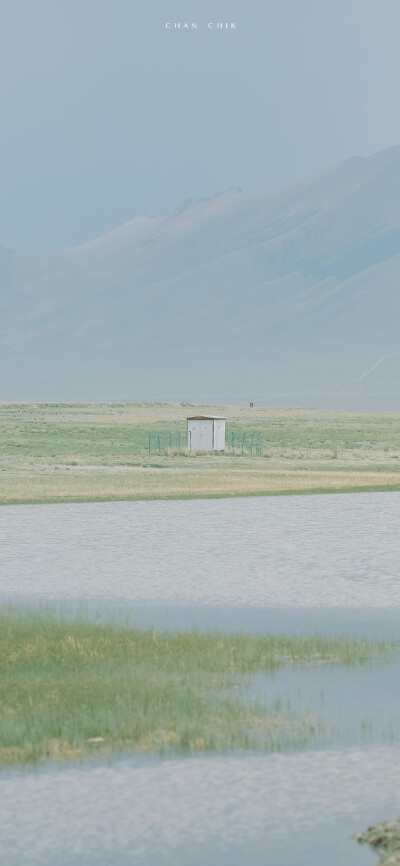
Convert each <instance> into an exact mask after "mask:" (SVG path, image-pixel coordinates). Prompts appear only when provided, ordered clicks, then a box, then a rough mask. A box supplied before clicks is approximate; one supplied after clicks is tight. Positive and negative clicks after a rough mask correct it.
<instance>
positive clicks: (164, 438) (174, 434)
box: [148, 430, 186, 454]
mask: <svg viewBox="0 0 400 866" xmlns="http://www.w3.org/2000/svg"><path fill="white" fill-rule="evenodd" d="M183 447H186V436H184V435H183V434H182V433H181V432H180V431H179V430H178V431H176V430H174V431H170V430H167V432H164V433H162V432H160V433H149V434H148V448H149V454H161V452H163V451H168V449H170V450H171V449H177V450H178V451H181V449H182V448H183Z"/></svg>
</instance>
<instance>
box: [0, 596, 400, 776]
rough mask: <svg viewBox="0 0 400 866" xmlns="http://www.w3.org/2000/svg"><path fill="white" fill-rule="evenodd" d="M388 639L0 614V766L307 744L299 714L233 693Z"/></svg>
mask: <svg viewBox="0 0 400 866" xmlns="http://www.w3.org/2000/svg"><path fill="white" fill-rule="evenodd" d="M397 649H398V647H397V646H395V645H394V644H389V643H379V644H372V643H369V642H367V641H352V640H345V639H329V638H323V637H318V636H315V637H302V638H301V637H285V636H276V635H265V636H261V637H260V636H247V635H243V634H236V635H232V634H229V635H225V634H217V633H214V634H199V633H170V632H160V633H159V632H155V631H154V630H139V629H135V628H132V627H130V626H129V625H125V626H124V625H121V624H118V623H115V622H114V623H108V624H107V623H106V624H104V623H103V624H95V623H93V622H90V621H89V620H87V619H85V618H84V617H83V616H78V617H77V618H76V619H74V620H71V619H68V618H66V617H64V618H63V617H62V616H61V617H60V616H57V615H56V614H54V613H51V612H50V611H45V612H41V611H39V612H34V611H32V610H29V611H27V610H21V609H17V608H5V609H4V608H3V609H0V765H11V764H19V763H35V762H38V761H42V760H46V759H59V760H65V759H76V758H83V757H88V756H90V755H93V754H94V755H98V754H111V753H113V752H122V751H127V750H136V751H139V752H158V753H160V754H164V753H167V752H180V753H182V752H184V753H185V752H186V753H193V752H224V751H229V750H238V749H265V750H280V749H283V748H299V747H302V746H305V745H307V743H309V742H311V741H312V740H313V739H314V738H315V737H316V736H317V734H318V733H320V729H319V728H318V729H317V726H316V724H315V722H314V721H313V719H312V718H310V716H301V717H298V716H297V717H296V716H295V715H294V714H293V713H291V712H290V711H289V710H286V711H285V710H279V711H277V709H276V708H275V709H271V711H269V710H268V708H267V707H266V706H265V704H264V703H263V702H260V701H253V702H250V703H249V702H248V701H246V700H245V698H244V696H243V694H242V692H241V688H240V686H241V683H243V680H244V678H245V676H246V675H250V674H252V673H254V672H256V671H273V670H276V669H277V668H279V667H281V666H283V665H293V664H295V665H308V664H338V665H358V664H363V663H366V662H368V661H370V660H371V659H372V658H376V657H388V656H389V655H390V654H391V653H393V652H394V651H395V650H397Z"/></svg>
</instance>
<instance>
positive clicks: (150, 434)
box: [149, 433, 151, 454]
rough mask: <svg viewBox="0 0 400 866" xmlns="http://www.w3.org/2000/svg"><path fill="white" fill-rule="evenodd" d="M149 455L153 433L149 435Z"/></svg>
mask: <svg viewBox="0 0 400 866" xmlns="http://www.w3.org/2000/svg"><path fill="white" fill-rule="evenodd" d="M149 454H151V433H149Z"/></svg>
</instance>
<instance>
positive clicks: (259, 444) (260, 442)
mask: <svg viewBox="0 0 400 866" xmlns="http://www.w3.org/2000/svg"><path fill="white" fill-rule="evenodd" d="M261 445H262V433H259V434H258V453H259V455H260V457H261Z"/></svg>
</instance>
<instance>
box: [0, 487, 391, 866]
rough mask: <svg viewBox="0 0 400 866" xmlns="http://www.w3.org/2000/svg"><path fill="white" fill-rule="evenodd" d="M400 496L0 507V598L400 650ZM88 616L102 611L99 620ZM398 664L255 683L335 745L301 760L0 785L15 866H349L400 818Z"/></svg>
mask: <svg viewBox="0 0 400 866" xmlns="http://www.w3.org/2000/svg"><path fill="white" fill-rule="evenodd" d="M399 525H400V494H398V493H375V494H352V495H331V496H302V497H300V496H299V497H271V498H261V497H260V498H253V499H226V500H223V499H220V500H197V501H195V500H192V501H172V502H132V503H107V504H79V505H73V504H69V505H46V506H15V507H3V508H1V509H0V533H1V561H0V569H1V570H0V599H1V600H5V599H12V600H14V601H16V602H18V601H23V602H29V603H35V604H37V603H40V602H42V601H51V602H52V603H54V604H56V605H62V606H64V607H66V608H67V609H68V608H70V609H71V610H74V609H75V607H76V606H77V605H78V604H81V603H83V604H84V605H86V606H87V609H88V610H89V612H90V613H91V614H92V615H93V616H100V617H107V616H108V615H109V613H110V611H123V612H127V611H128V612H129V613H130V615H131V616H132V617H133V619H134V620H135V621H136V622H138V623H139V624H141V625H152V624H154V625H156V626H161V627H169V628H177V627H179V628H190V627H193V626H194V627H196V628H201V629H210V628H223V629H235V630H257V631H264V630H271V629H273V630H276V631H286V632H299V633H305V632H315V631H318V632H322V633H331V634H339V633H342V634H351V635H355V636H360V635H365V636H370V637H392V636H393V637H397V638H400V580H399V561H400V542H399V532H398V527H399ZM96 611H97V612H96ZM399 674H400V665H399V663H398V662H397V661H396V660H394V661H390V662H389V663H381V662H379V663H377V662H374V663H372V664H371V665H368V666H366V667H365V668H352V669H338V668H334V667H328V668H323V667H310V668H303V669H301V670H296V669H295V668H290V669H286V670H282V671H278V672H277V673H276V674H274V675H273V676H268V677H266V676H265V675H259V676H256V677H253V678H252V680H251V682H249V683H248V684H247V685H246V686H245V688H247V689H248V690H249V694H250V693H251V694H252V695H254V694H256V695H257V696H259V697H260V699H262V700H265V702H266V703H267V705H269V706H274V705H276V704H279V702H281V703H283V704H284V705H286V706H290V707H292V709H293V711H295V712H301V713H303V712H310V713H312V715H313V716H314V717H316V718H320V719H321V720H322V721H323V722H324V723H325V725H326V727H327V730H328V731H329V732H330V733H329V736H324V737H321V738H320V739H319V740H318V738H317V740H316V742H315V743H313V744H312V745H311V746H310V748H309V749H307V750H306V751H303V752H291V753H286V754H271V755H254V754H252V755H232V756H227V757H212V758H211V757H210V758H208V757H195V758H189V759H180V758H179V759H178V758H171V759H163V760H159V759H153V758H149V759H144V758H137V757H135V756H128V757H124V758H120V759H117V760H115V761H111V762H108V763H107V762H105V763H98V764H97V763H94V764H91V765H89V764H87V763H86V764H82V765H79V766H67V767H62V768H61V767H44V768H42V769H40V770H37V771H34V772H29V773H27V772H22V771H12V772H3V773H2V774H1V775H0V785H1V789H2V796H1V798H0V826H1V834H0V859H1V861H2V862H6V863H7V864H8V866H20V864H22V863H25V862H26V863H28V862H29V864H30V866H53V864H54V863H57V866H72V864H74V866H75V864H79V866H80V864H82V866H86V864H87V866H92V864H93V866H94V864H97V866H109V864H111V863H112V864H113V866H127V864H133V863H135V864H139V866H145V864H146V866H153V864H154V866H155V864H158V863H160V862H162V863H166V864H168V866H169V864H170V866H172V864H173V866H203V864H206V863H207V866H209V864H210V863H215V864H222V866H225V864H231V866H239V864H245V863H247V862H252V863H254V864H256V866H258V864H265V863H268V864H269V863H271V866H272V864H273V866H275V864H278V866H295V864H296V866H306V864H307V866H309V864H310V863H311V862H312V863H315V864H318V863H322V862H323V863H324V866H337V864H339V863H340V864H341V866H350V864H351V866H357V864H363V863H364V864H365V866H368V863H375V862H376V858H375V857H374V856H373V854H372V853H371V852H370V851H369V850H367V849H364V848H360V847H359V846H357V844H356V843H355V842H354V841H349V840H348V838H347V837H348V836H349V834H350V833H353V832H356V831H358V830H362V829H364V828H365V827H366V826H367V825H369V824H371V823H375V822H377V821H379V820H384V819H389V818H391V817H395V816H396V815H397V814H398V812H400V747H399V728H400V722H399V718H400V701H399V699H398V696H397V693H396V691H397V683H398V681H399Z"/></svg>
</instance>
